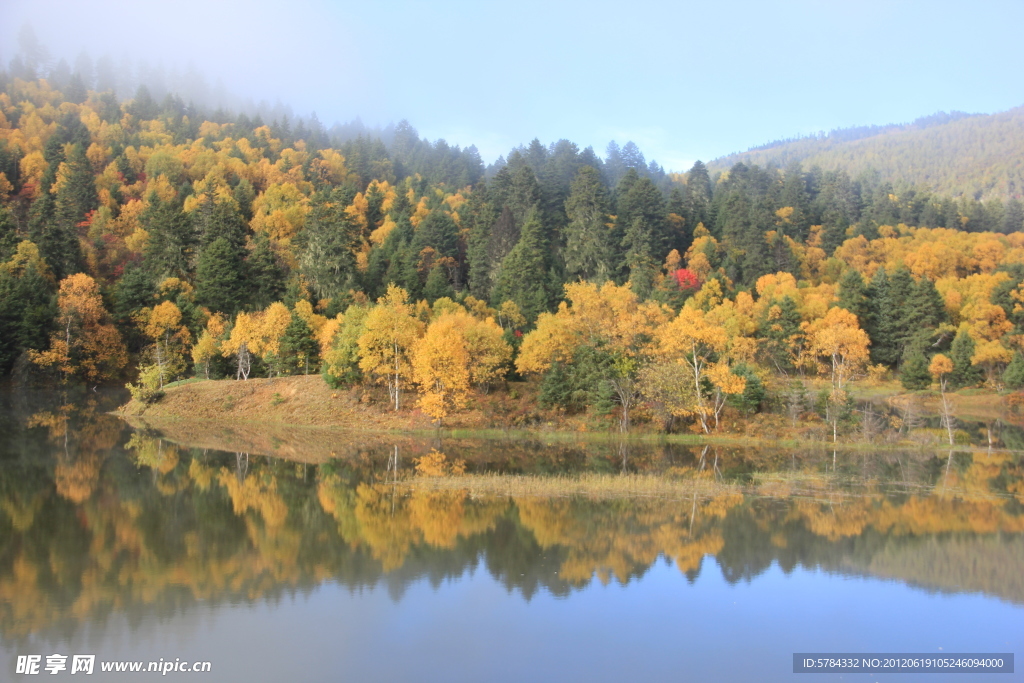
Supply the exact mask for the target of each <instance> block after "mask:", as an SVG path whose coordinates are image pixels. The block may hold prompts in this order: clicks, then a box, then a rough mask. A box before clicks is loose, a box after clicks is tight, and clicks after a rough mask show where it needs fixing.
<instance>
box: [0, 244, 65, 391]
mask: <svg viewBox="0 0 1024 683" xmlns="http://www.w3.org/2000/svg"><path fill="white" fill-rule="evenodd" d="M56 316H57V303H56V296H55V291H54V286H53V283H52V282H50V281H49V280H48V279H47V278H46V277H44V276H43V274H42V273H40V272H39V269H38V268H37V264H36V263H34V262H32V261H29V262H28V263H26V264H25V266H24V268H22V269H21V270H20V272H12V271H10V270H8V269H2V270H0V375H3V374H7V372H9V371H10V369H11V366H12V365H13V364H14V362H15V361H16V360H17V359H18V357H19V356H20V355H21V354H22V353H23V352H24V351H26V350H28V349H37V350H38V349H43V348H45V347H46V345H47V337H48V336H49V334H50V331H51V330H52V328H53V323H54V319H55V318H56Z"/></svg>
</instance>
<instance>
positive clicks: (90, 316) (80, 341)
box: [29, 273, 128, 381]
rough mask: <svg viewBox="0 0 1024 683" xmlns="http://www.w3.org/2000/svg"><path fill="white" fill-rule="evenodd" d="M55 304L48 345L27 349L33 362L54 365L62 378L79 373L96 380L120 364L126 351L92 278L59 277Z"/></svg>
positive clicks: (112, 372)
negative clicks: (56, 308)
mask: <svg viewBox="0 0 1024 683" xmlns="http://www.w3.org/2000/svg"><path fill="white" fill-rule="evenodd" d="M57 306H58V309H59V312H58V314H57V320H56V322H57V330H56V331H55V332H54V333H53V334H52V335H51V336H50V348H49V349H48V350H46V351H43V352H36V351H30V352H29V358H30V359H31V360H32V362H33V363H35V364H37V365H39V366H41V367H56V368H57V369H58V370H59V371H60V373H61V375H62V376H63V378H64V379H65V380H67V379H68V378H70V377H72V376H80V377H83V378H84V379H86V380H88V381H99V380H103V379H108V378H110V377H111V376H113V374H114V373H115V372H117V371H118V370H120V369H121V368H123V367H124V365H125V363H127V362H128V354H127V352H126V351H125V348H124V344H123V343H122V341H121V334H120V333H119V332H118V331H117V328H116V327H114V325H113V324H112V323H111V320H110V314H109V313H107V310H106V309H105V308H104V307H103V299H102V297H101V296H100V290H99V287H98V286H97V285H96V281H95V280H93V279H92V278H91V277H89V276H88V275H86V274H85V273H76V274H75V275H69V276H68V277H66V278H64V279H63V280H61V283H60V290H59V292H58V294H57Z"/></svg>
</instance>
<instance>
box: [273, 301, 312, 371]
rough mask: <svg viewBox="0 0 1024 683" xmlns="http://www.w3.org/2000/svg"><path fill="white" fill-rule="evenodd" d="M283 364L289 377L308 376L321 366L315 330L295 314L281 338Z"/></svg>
mask: <svg viewBox="0 0 1024 683" xmlns="http://www.w3.org/2000/svg"><path fill="white" fill-rule="evenodd" d="M281 364H282V366H283V368H284V371H285V372H286V373H287V374H289V375H308V374H310V373H312V372H316V371H317V368H318V367H319V365H320V345H319V344H317V342H316V339H315V338H314V337H313V330H312V329H310V327H309V324H308V323H307V322H306V321H305V320H304V319H303V318H302V316H300V315H297V314H295V313H292V320H291V322H290V323H288V327H286V328H285V331H284V334H283V335H282V336H281Z"/></svg>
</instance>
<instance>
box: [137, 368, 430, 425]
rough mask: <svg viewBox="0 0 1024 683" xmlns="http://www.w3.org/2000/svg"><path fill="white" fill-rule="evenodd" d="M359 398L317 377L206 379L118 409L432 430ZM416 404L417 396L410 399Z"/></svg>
mask: <svg viewBox="0 0 1024 683" xmlns="http://www.w3.org/2000/svg"><path fill="white" fill-rule="evenodd" d="M360 397H361V394H359V393H356V392H350V391H344V390H341V391H338V390H334V389H331V388H330V387H329V386H328V385H327V384H326V383H325V382H324V380H323V378H321V377H320V376H319V375H305V376H299V377H276V378H273V379H250V380H248V381H235V380H205V381H201V382H189V383H187V384H182V385H179V386H175V387H171V388H169V389H167V390H166V394H165V395H164V397H163V398H161V399H160V400H159V401H157V402H156V403H152V404H148V405H147V404H142V403H139V402H137V401H131V402H129V403H128V404H127V405H125V406H123V407H122V408H120V410H119V412H120V414H121V415H122V416H124V417H126V418H133V417H141V418H143V419H144V420H146V421H158V420H165V419H196V420H220V421H228V422H231V423H239V422H249V423H255V424H288V425H308V426H315V427H342V428H344V429H350V430H360V431H364V430H365V431H381V430H416V429H429V428H430V427H431V426H432V423H431V421H430V418H429V417H428V416H426V415H424V414H423V413H421V412H420V411H418V410H413V411H411V412H410V411H408V410H405V409H404V408H403V410H402V411H400V412H397V413H396V412H394V411H390V410H386V409H384V407H383V406H380V405H366V404H364V403H363V402H361V400H360ZM409 398H410V400H413V401H414V400H415V397H414V396H410V397H409Z"/></svg>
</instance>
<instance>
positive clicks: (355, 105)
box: [0, 0, 1024, 170]
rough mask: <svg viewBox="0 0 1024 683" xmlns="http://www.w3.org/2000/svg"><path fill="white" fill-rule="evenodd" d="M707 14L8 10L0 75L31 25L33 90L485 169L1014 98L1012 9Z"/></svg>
mask: <svg viewBox="0 0 1024 683" xmlns="http://www.w3.org/2000/svg"><path fill="white" fill-rule="evenodd" d="M708 4H709V3H700V4H696V3H693V4H684V3H657V2H647V1H638V2H633V3H626V4H623V3H609V2H587V3H582V2H581V3H568V2H566V3H552V2H515V3H500V4H499V3H478V2H457V1H452V0H446V1H432V2H426V1H422V2H415V1H398V2H389V3H373V2H366V1H365V0H364V1H363V2H327V1H325V0H293V1H292V2H289V3H276V2H268V1H267V0H254V1H247V2H211V1H209V0H206V1H199V0H177V1H175V2H173V3H167V2H123V1H120V0H97V1H91V2H68V1H67V0H63V1H62V0H31V1H28V0H6V1H5V2H4V4H3V5H0V60H2V61H3V62H4V63H5V64H6V63H8V62H9V61H10V60H11V59H12V58H13V57H14V56H15V55H16V54H17V53H18V51H19V46H18V35H19V31H20V30H22V28H23V27H24V26H25V25H26V24H29V25H31V27H32V30H33V31H34V33H35V35H36V36H37V37H38V40H39V42H40V43H41V44H42V45H43V46H45V48H46V50H47V52H48V57H49V60H48V63H47V64H46V65H45V68H44V69H43V71H44V72H46V73H49V70H51V69H53V68H54V67H56V66H57V65H58V64H59V60H61V59H63V60H65V62H66V63H67V65H68V67H69V68H70V69H71V70H74V69H75V68H76V64H77V65H78V66H79V67H83V65H85V66H88V65H89V63H90V62H91V65H92V69H93V74H94V77H95V78H97V79H98V78H101V77H103V78H113V79H115V80H116V84H112V85H113V87H115V88H116V90H117V94H118V96H119V97H121V98H125V97H130V96H131V95H132V94H133V93H134V87H135V85H136V84H137V83H138V82H139V81H140V80H142V81H145V82H146V83H147V85H149V86H150V87H151V89H152V90H154V92H155V93H157V94H158V93H160V92H161V91H162V90H171V91H174V92H178V93H180V94H182V95H183V97H184V98H185V99H186V100H187V99H193V100H195V101H196V102H197V103H202V104H204V105H206V106H211V107H217V106H223V107H225V108H228V109H232V110H235V111H254V110H257V109H258V110H259V111H261V112H270V113H272V114H273V116H278V115H281V116H283V115H284V114H286V113H289V115H290V116H303V117H307V116H309V115H310V114H311V113H312V112H316V114H317V116H318V117H319V119H320V121H322V122H323V123H324V124H326V125H327V126H330V125H331V124H333V123H335V122H342V123H344V122H350V121H352V120H354V119H357V118H358V119H359V120H361V121H362V122H364V123H365V124H367V125H368V126H371V127H374V126H386V125H387V124H389V123H394V122H397V121H399V120H401V119H408V120H409V121H410V122H411V123H412V124H413V125H414V126H415V127H416V128H417V129H418V130H419V131H420V133H421V135H424V136H426V137H428V138H430V139H437V138H444V139H446V140H447V141H448V142H450V143H452V144H459V145H462V146H468V145H470V144H474V145H476V146H477V148H478V149H479V150H480V152H481V155H482V157H483V158H484V160H485V161H487V162H490V161H493V160H494V159H495V158H497V157H498V156H499V155H501V154H506V153H507V152H508V150H509V149H510V148H512V147H513V146H516V145H519V144H523V143H528V142H529V141H530V140H531V139H532V138H534V137H538V138H540V139H541V140H542V141H544V142H550V141H554V140H557V139H559V138H568V139H570V140H573V141H574V142H576V143H578V144H579V145H580V146H581V147H583V146H587V145H592V146H594V148H595V149H596V150H598V151H599V152H601V151H603V150H604V148H605V145H606V144H607V143H608V141H609V140H611V139H616V140H618V141H619V143H620V144H621V143H624V142H625V141H626V140H633V141H635V142H636V143H637V144H638V145H639V146H640V148H641V149H642V150H643V151H644V152H645V154H647V157H648V158H649V159H650V158H654V159H657V160H658V161H659V162H661V163H662V164H663V165H664V166H665V167H666V168H667V169H669V170H685V168H687V167H688V166H689V164H690V163H692V161H693V160H695V159H697V158H701V159H705V160H707V159H710V158H713V157H717V156H721V155H724V154H727V153H730V152H733V151H738V150H742V149H746V148H748V147H750V146H753V145H757V144H761V143H764V142H767V141H769V140H773V139H777V138H782V137H790V136H794V135H798V134H806V133H813V132H817V131H819V130H828V129H832V128H837V127H843V126H851V125H860V124H872V123H877V124H884V123H891V122H901V121H909V120H911V119H914V118H917V117H918V116H921V115H925V114H929V113H932V112H934V111H938V110H952V109H958V110H965V111H975V112H992V111H998V110H1002V109H1007V108H1010V107H1013V106H1017V105H1019V104H1021V102H1022V100H1024V96H1022V92H1024V88H1022V86H1024V72H1021V71H1020V70H1019V69H1017V68H1015V65H1016V64H1017V63H1018V62H1019V60H1018V57H1017V48H1016V45H1017V36H1016V35H1015V31H1016V28H1015V27H1016V26H1019V25H1020V24H1021V20H1024V3H1020V2H989V3H978V4H977V5H975V6H973V9H972V13H971V14H967V13H966V12H965V10H964V8H963V7H962V6H961V5H959V4H955V3H946V4H943V3H927V4H923V3H922V4H920V5H919V6H917V7H915V6H914V5H913V3H905V4H903V5H900V6H899V7H892V6H891V5H890V4H889V3H883V2H859V3H849V4H845V3H844V4H843V6H838V5H839V4H838V3H827V2H813V1H810V0H807V1H803V2H787V3H763V2H750V3H746V2H741V3H731V4H726V3H717V4H715V6H714V7H708V6H707V5H708ZM83 51H85V53H87V54H88V56H89V58H88V60H83V59H82V57H81V56H82V54H83ZM104 57H106V61H104V59H103V58H104ZM83 68H84V67H83ZM111 74H112V75H111ZM273 116H271V118H273Z"/></svg>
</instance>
